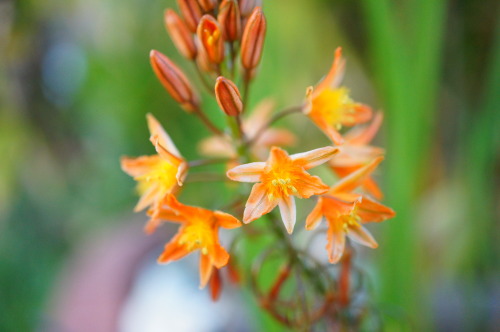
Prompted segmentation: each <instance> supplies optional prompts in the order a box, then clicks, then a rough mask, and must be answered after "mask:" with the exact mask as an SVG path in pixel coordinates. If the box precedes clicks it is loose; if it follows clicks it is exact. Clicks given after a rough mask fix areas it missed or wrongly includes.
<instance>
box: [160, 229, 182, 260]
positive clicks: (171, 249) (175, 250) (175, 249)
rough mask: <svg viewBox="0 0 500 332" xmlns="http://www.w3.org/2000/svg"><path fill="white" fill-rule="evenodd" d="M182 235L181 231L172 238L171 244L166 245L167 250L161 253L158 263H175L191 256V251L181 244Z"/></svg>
mask: <svg viewBox="0 0 500 332" xmlns="http://www.w3.org/2000/svg"><path fill="white" fill-rule="evenodd" d="M181 234H182V232H181V230H180V231H179V233H177V234H176V235H175V236H174V237H173V238H172V240H170V242H169V243H167V244H166V245H165V249H164V250H163V252H162V253H161V255H160V257H158V263H168V262H171V261H175V260H178V259H181V258H182V257H184V256H186V255H187V254H189V251H188V250H187V249H186V247H185V246H184V245H180V244H179V239H180V237H181Z"/></svg>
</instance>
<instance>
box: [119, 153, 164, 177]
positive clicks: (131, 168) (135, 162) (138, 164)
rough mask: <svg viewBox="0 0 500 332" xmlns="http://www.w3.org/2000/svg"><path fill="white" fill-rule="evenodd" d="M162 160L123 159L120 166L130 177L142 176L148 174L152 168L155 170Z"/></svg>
mask: <svg viewBox="0 0 500 332" xmlns="http://www.w3.org/2000/svg"><path fill="white" fill-rule="evenodd" d="M159 161H160V158H159V157H158V156H157V155H155V156H141V157H137V158H130V157H122V158H121V160H120V164H121V167H122V170H123V171H124V172H125V173H127V174H128V175H130V176H133V177H136V176H142V175H144V174H146V173H148V172H149V171H150V170H151V168H153V167H154V166H155V165H156V164H158V162H159Z"/></svg>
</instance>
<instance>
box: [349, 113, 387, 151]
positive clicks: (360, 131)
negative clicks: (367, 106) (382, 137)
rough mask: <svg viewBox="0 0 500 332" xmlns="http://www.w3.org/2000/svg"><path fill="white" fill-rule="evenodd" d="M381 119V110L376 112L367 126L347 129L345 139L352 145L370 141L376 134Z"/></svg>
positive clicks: (382, 115) (382, 116)
mask: <svg viewBox="0 0 500 332" xmlns="http://www.w3.org/2000/svg"><path fill="white" fill-rule="evenodd" d="M383 120H384V114H383V113H382V112H377V113H376V114H375V116H374V117H373V120H372V122H371V123H370V124H369V125H368V126H363V127H359V128H354V129H351V130H349V132H347V133H346V135H345V139H346V141H348V142H349V144H352V145H365V144H368V143H370V142H371V141H372V140H373V138H374V137H375V135H377V132H378V130H379V128H380V126H381V125H382V121H383Z"/></svg>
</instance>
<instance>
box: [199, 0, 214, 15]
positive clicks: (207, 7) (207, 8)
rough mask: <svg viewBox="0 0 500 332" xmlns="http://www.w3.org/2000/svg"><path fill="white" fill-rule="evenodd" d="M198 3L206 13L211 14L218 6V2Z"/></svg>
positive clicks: (204, 1)
mask: <svg viewBox="0 0 500 332" xmlns="http://www.w3.org/2000/svg"><path fill="white" fill-rule="evenodd" d="M198 3H199V4H200V7H201V8H202V9H203V11H205V12H209V11H211V10H213V9H214V8H215V6H216V5H217V0H198Z"/></svg>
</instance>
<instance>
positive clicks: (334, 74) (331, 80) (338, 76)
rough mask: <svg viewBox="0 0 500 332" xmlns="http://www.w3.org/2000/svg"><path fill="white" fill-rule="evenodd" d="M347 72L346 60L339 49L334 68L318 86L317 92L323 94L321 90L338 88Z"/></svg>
mask: <svg viewBox="0 0 500 332" xmlns="http://www.w3.org/2000/svg"><path fill="white" fill-rule="evenodd" d="M344 72H345V60H344V58H343V57H342V48H341V47H337V49H336V50H335V55H334V58H333V63H332V66H331V67H330V70H329V71H328V74H327V75H326V76H325V78H324V79H323V80H322V81H321V82H320V83H318V84H317V85H316V90H317V91H318V92H321V90H323V89H326V88H328V87H329V88H336V87H338V86H339V85H340V82H341V81H342V79H343V78H344Z"/></svg>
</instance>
